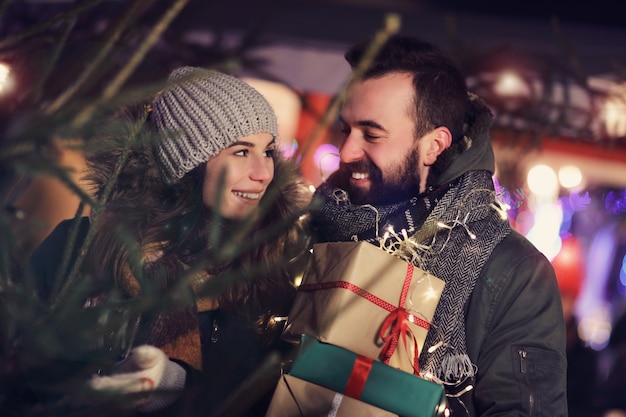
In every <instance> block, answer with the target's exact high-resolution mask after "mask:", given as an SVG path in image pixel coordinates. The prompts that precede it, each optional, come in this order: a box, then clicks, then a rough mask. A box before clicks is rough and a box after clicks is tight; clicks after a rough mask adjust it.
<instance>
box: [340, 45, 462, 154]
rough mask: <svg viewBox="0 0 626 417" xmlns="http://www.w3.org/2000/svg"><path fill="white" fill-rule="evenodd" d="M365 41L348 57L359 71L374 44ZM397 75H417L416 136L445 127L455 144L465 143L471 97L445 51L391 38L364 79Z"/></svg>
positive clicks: (350, 51) (459, 73)
mask: <svg viewBox="0 0 626 417" xmlns="http://www.w3.org/2000/svg"><path fill="white" fill-rule="evenodd" d="M371 42H372V40H371V39H369V40H365V41H362V42H360V43H358V44H356V45H354V46H353V47H351V48H350V49H349V50H348V51H347V52H346V54H345V59H346V61H348V63H349V64H350V66H352V69H355V68H356V67H357V66H358V65H359V63H360V62H361V60H362V59H363V56H364V54H365V53H366V51H367V50H368V48H369V47H370V45H371ZM393 72H402V73H408V74H411V75H412V76H413V87H414V89H415V117H416V118H415V137H416V138H419V137H422V136H423V135H425V134H426V133H428V132H429V131H431V130H432V129H434V128H436V127H439V126H445V127H447V128H448V129H449V130H450V132H451V133H452V143H453V147H454V144H456V143H457V142H462V141H461V139H462V137H463V124H464V121H465V112H466V109H467V103H468V96H467V85H466V83H465V78H464V77H463V75H462V74H461V72H460V71H459V70H458V69H457V67H456V65H455V64H454V62H453V61H452V59H450V58H449V57H448V56H447V55H446V54H445V53H444V52H443V51H442V50H440V49H439V48H437V47H436V46H434V45H432V44H429V43H426V42H423V41H420V40H418V39H415V38H412V37H409V36H405V35H395V36H392V37H390V38H389V39H388V41H387V42H386V43H385V44H384V45H383V47H382V48H381V50H380V51H379V53H378V54H377V55H376V57H375V58H374V59H373V61H372V62H371V64H370V65H369V66H368V68H367V70H366V71H365V73H364V76H363V79H371V78H379V77H382V76H384V75H386V74H389V73H393Z"/></svg>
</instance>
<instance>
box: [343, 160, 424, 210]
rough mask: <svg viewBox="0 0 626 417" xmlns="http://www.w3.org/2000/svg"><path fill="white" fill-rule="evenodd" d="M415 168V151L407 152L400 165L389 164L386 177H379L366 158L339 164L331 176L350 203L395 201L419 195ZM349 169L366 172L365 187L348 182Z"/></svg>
mask: <svg viewBox="0 0 626 417" xmlns="http://www.w3.org/2000/svg"><path fill="white" fill-rule="evenodd" d="M417 169H418V163H417V152H416V151H414V152H410V153H409V155H408V156H407V157H406V159H405V160H404V161H403V162H402V163H401V164H400V165H397V166H395V167H392V168H391V169H390V170H389V172H388V173H387V175H386V178H383V173H382V171H381V170H380V169H379V168H378V167H377V166H376V165H375V164H374V163H372V161H371V160H369V159H363V160H361V161H358V162H352V163H349V164H344V163H341V164H340V165H339V170H338V171H337V173H336V175H334V177H335V183H334V185H335V186H337V187H339V188H342V189H343V190H345V191H346V192H347V193H348V196H349V197H350V202H351V203H352V204H357V205H362V204H373V205H388V204H396V203H399V202H402V201H406V200H408V199H410V198H411V197H414V196H416V195H418V194H419V187H420V176H419V174H418V172H417ZM352 172H366V173H368V174H369V180H370V188H369V190H363V189H362V188H359V187H352V186H351V185H350V178H351V175H352Z"/></svg>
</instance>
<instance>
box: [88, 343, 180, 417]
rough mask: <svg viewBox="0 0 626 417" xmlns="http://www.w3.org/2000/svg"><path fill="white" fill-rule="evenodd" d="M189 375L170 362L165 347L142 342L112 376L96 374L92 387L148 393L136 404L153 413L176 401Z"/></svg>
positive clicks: (144, 410)
mask: <svg viewBox="0 0 626 417" xmlns="http://www.w3.org/2000/svg"><path fill="white" fill-rule="evenodd" d="M185 377H186V372H185V370H184V369H183V368H182V367H181V366H180V365H178V364H177V363H175V362H172V361H170V360H169V359H168V357H167V356H166V355H165V353H163V351H162V350H161V349H158V348H156V347H154V346H149V345H142V346H138V347H135V348H133V349H132V350H131V352H130V354H129V355H128V357H127V358H126V359H124V360H123V361H121V362H119V363H118V364H117V365H116V366H115V368H114V370H113V372H112V373H111V375H107V376H99V375H95V376H93V377H92V378H91V380H90V381H89V386H90V387H91V388H92V389H94V390H96V391H100V392H105V391H108V392H110V391H115V392H119V393H121V394H127V393H140V392H144V393H145V394H146V395H145V396H142V398H141V399H139V400H138V401H137V402H135V403H134V406H135V408H136V409H137V410H139V411H141V412H152V411H157V410H160V409H163V408H165V407H167V406H169V405H170V404H172V403H173V402H174V401H176V399H177V398H178V394H179V393H180V391H181V389H182V388H183V387H184V385H185Z"/></svg>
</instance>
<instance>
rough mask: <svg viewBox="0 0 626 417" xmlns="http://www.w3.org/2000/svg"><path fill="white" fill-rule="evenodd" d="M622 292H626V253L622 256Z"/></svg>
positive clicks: (620, 278) (620, 274)
mask: <svg viewBox="0 0 626 417" xmlns="http://www.w3.org/2000/svg"><path fill="white" fill-rule="evenodd" d="M619 283H620V288H619V290H620V293H622V294H625V293H626V255H624V257H623V258H622V267H621V268H620V270H619Z"/></svg>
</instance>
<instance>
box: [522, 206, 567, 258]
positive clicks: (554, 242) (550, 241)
mask: <svg viewBox="0 0 626 417" xmlns="http://www.w3.org/2000/svg"><path fill="white" fill-rule="evenodd" d="M562 221H563V209H562V207H561V203H560V201H556V202H553V203H551V204H542V205H540V206H538V207H537V210H536V212H535V222H534V224H533V226H532V227H531V228H530V230H529V231H528V234H527V236H526V237H527V238H528V240H530V241H531V242H532V243H533V245H535V247H536V248H537V249H539V251H540V252H541V253H543V254H544V255H545V256H546V258H548V259H550V260H551V259H553V258H554V257H555V256H556V254H557V253H559V251H560V250H561V238H560V236H559V234H560V232H561V224H562Z"/></svg>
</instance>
